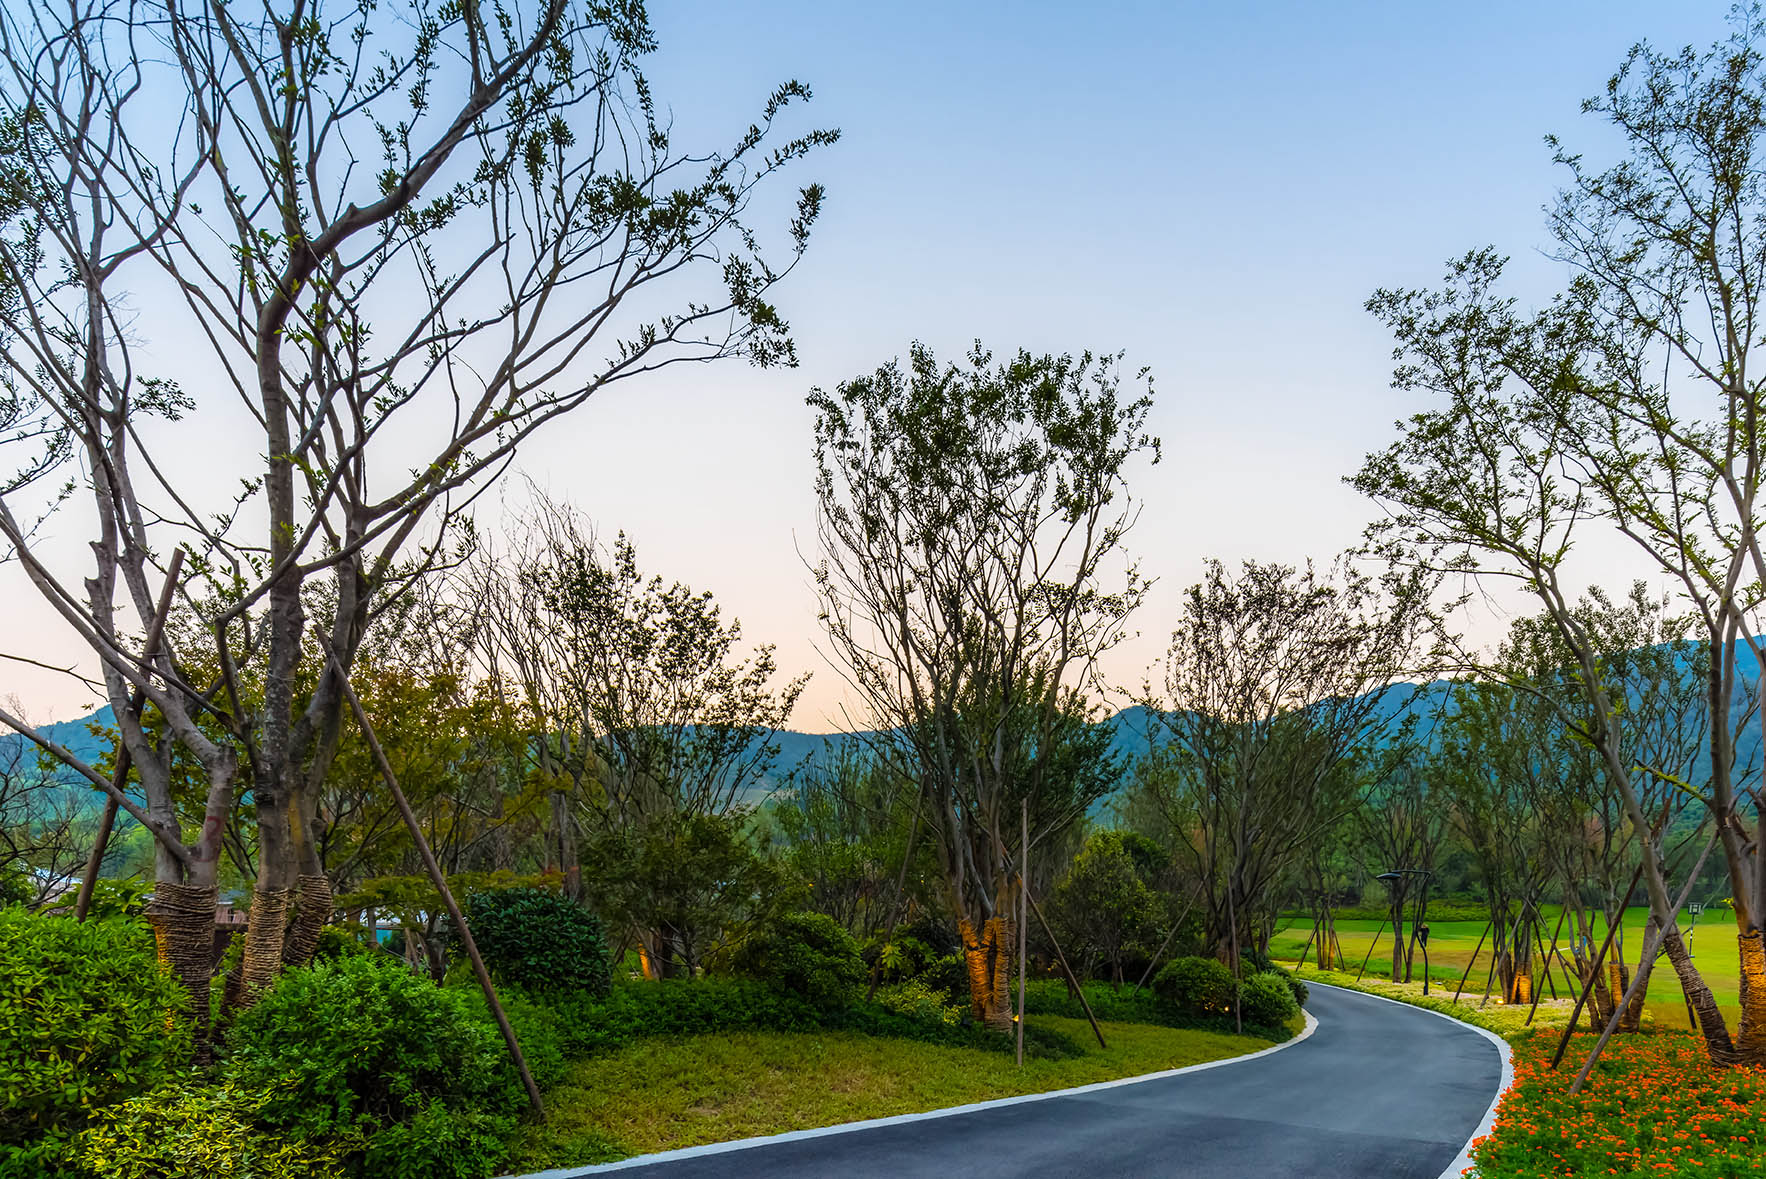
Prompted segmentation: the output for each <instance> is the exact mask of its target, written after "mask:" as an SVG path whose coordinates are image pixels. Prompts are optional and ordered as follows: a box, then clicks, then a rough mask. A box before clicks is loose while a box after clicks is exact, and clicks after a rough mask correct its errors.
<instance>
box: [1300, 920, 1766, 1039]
mask: <svg viewBox="0 0 1766 1179" xmlns="http://www.w3.org/2000/svg"><path fill="white" fill-rule="evenodd" d="M1647 916H1648V911H1647V910H1646V909H1643V908H1641V907H1639V908H1633V909H1627V910H1626V911H1625V920H1624V923H1623V925H1622V926H1621V930H1620V939H1621V940H1622V941H1623V943H1624V945H1625V948H1626V962H1627V964H1628V965H1629V966H1635V965H1636V959H1637V954H1638V952H1639V950H1640V949H1641V948H1642V946H1643V923H1644V919H1645V918H1646V917H1647ZM1545 917H1546V935H1547V936H1548V937H1549V936H1550V934H1551V927H1552V926H1554V925H1556V924H1557V919H1558V909H1557V907H1556V906H1547V907H1546V908H1545ZM1290 921H1291V923H1290V924H1289V925H1288V927H1287V928H1286V929H1281V930H1279V931H1278V932H1277V934H1276V936H1275V938H1274V939H1273V940H1272V941H1271V942H1270V947H1269V954H1270V957H1272V958H1277V959H1289V960H1291V959H1294V958H1298V957H1299V956H1300V950H1301V948H1302V947H1303V946H1305V944H1306V935H1307V933H1308V932H1309V931H1310V929H1311V922H1310V921H1307V920H1305V919H1299V920H1293V919H1290ZM1680 928H1681V930H1682V931H1683V932H1684V931H1688V930H1690V932H1691V934H1692V937H1691V940H1690V945H1691V949H1692V956H1693V958H1692V960H1693V963H1694V964H1695V965H1696V966H1697V967H1698V968H1699V972H1700V973H1701V974H1703V975H1704V978H1705V982H1706V983H1708V984H1709V985H1710V987H1711V992H1712V994H1713V995H1715V996H1716V999H1717V1004H1718V1006H1719V1007H1721V1008H1723V1013H1724V1017H1725V1018H1726V1019H1728V1020H1729V1021H1730V1025H1731V1027H1733V1026H1734V1024H1735V1021H1736V1020H1738V1019H1739V1018H1740V1015H1741V1009H1740V1007H1739V1005H1738V1003H1739V991H1740V970H1739V963H1738V959H1737V955H1736V946H1735V923H1734V920H1733V919H1732V918H1731V916H1730V914H1729V913H1728V912H1727V911H1725V912H1722V913H1713V914H1708V915H1706V916H1703V917H1700V918H1699V923H1698V925H1697V926H1696V927H1693V926H1692V925H1691V923H1690V919H1689V918H1687V917H1685V916H1682V918H1681V922H1680ZM1379 930H1380V923H1379V922H1378V921H1339V922H1337V939H1338V940H1339V941H1340V942H1342V944H1343V953H1344V955H1345V956H1346V957H1347V958H1348V960H1349V962H1348V966H1349V974H1350V976H1351V977H1353V976H1354V974H1355V971H1356V969H1357V968H1358V967H1360V965H1361V962H1362V958H1363V956H1365V955H1366V954H1367V952H1368V950H1369V948H1370V947H1373V956H1372V958H1371V959H1370V960H1369V961H1368V964H1367V974H1368V975H1369V976H1373V975H1384V976H1385V977H1386V978H1388V979H1390V978H1391V973H1392V935H1391V930H1390V929H1388V930H1387V931H1386V932H1385V933H1384V934H1383V935H1381V937H1380V943H1379V945H1378V946H1377V947H1374V935H1375V934H1376V933H1378V932H1379ZM1483 932H1484V922H1482V921H1431V922H1429V967H1430V969H1429V977H1430V978H1431V979H1432V980H1436V981H1441V980H1445V981H1446V983H1447V986H1448V994H1449V995H1451V994H1452V989H1453V986H1454V985H1455V984H1456V983H1457V982H1458V981H1459V978H1460V975H1461V973H1462V972H1464V971H1465V969H1466V966H1467V964H1468V963H1471V959H1472V951H1473V950H1475V949H1477V947H1478V939H1479V937H1480V936H1481V935H1482V934H1483ZM1605 934H1606V930H1605V927H1604V926H1602V927H1601V928H1600V930H1599V932H1598V933H1597V935H1596V939H1597V940H1596V949H1598V948H1599V940H1598V939H1599V938H1601V937H1604V936H1605ZM1565 940H1566V943H1567V940H1568V939H1567V934H1566V938H1565ZM1491 954H1492V951H1491V949H1490V943H1489V942H1488V941H1486V942H1485V943H1484V948H1483V951H1482V952H1481V953H1479V955H1478V961H1477V962H1476V963H1473V964H1472V970H1471V976H1470V978H1469V979H1468V980H1467V982H1466V989H1467V990H1469V991H1471V992H1472V994H1473V995H1474V996H1481V995H1482V994H1483V991H1484V979H1485V976H1486V974H1487V973H1488V971H1489V969H1490V958H1491ZM1421 965H1422V956H1421V955H1420V954H1419V955H1418V956H1417V959H1416V967H1417V969H1418V970H1420V969H1421ZM1552 976H1553V981H1552V986H1554V987H1555V988H1556V993H1557V995H1558V996H1559V997H1561V996H1562V995H1563V994H1564V992H1565V989H1566V988H1565V978H1564V973H1563V971H1562V970H1554V971H1553V972H1552ZM1552 997H1553V995H1552V989H1551V987H1548V988H1547V989H1546V1000H1547V1001H1549V1000H1550V999H1551V998H1552ZM1574 998H1575V996H1574V993H1572V994H1571V999H1572V1001H1573V1000H1574ZM1491 1004H1492V1005H1494V1004H1495V1000H1494V999H1493V1000H1491ZM1644 1009H1645V1011H1647V1012H1648V1013H1649V1014H1650V1015H1653V1016H1654V1017H1655V1020H1656V1024H1657V1026H1659V1027H1662V1028H1664V1029H1666V1028H1674V1027H1679V1028H1686V1027H1689V1026H1690V1024H1689V1021H1688V1019H1687V1015H1686V1001H1685V1000H1684V998H1683V997H1682V996H1681V993H1680V981H1679V980H1678V979H1677V978H1675V976H1674V970H1673V967H1671V966H1670V965H1669V964H1668V960H1667V959H1666V958H1662V959H1659V960H1658V961H1657V963H1656V969H1655V971H1654V973H1653V974H1651V975H1650V986H1649V995H1648V997H1647V999H1646V1000H1645V1004H1644Z"/></svg>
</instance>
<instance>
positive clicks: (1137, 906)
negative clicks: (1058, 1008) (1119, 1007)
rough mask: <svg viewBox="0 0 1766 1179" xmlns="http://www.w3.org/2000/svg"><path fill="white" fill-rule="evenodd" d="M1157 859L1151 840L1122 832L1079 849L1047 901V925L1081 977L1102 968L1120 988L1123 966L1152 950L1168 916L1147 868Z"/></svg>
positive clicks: (1099, 837)
mask: <svg viewBox="0 0 1766 1179" xmlns="http://www.w3.org/2000/svg"><path fill="white" fill-rule="evenodd" d="M1163 858H1164V856H1163V853H1162V852H1161V851H1160V850H1159V848H1158V847H1157V845H1155V844H1153V842H1152V841H1151V840H1149V839H1146V838H1145V837H1144V836H1140V835H1136V834H1134V833H1132V832H1123V831H1098V832H1095V833H1094V834H1093V835H1092V836H1091V837H1090V838H1089V839H1087V840H1086V841H1085V846H1084V847H1082V848H1080V849H1079V854H1078V855H1077V856H1075V857H1074V858H1073V862H1072V863H1071V864H1069V865H1068V867H1067V874H1066V875H1065V876H1063V877H1062V878H1061V880H1060V882H1059V883H1058V884H1056V885H1055V891H1054V895H1053V896H1052V897H1050V899H1049V921H1050V923H1051V924H1053V925H1054V927H1055V931H1056V933H1058V934H1059V935H1060V937H1061V944H1062V946H1063V948H1064V949H1065V950H1066V952H1067V953H1068V954H1069V955H1070V956H1072V957H1073V958H1076V959H1078V961H1079V962H1080V963H1081V964H1082V965H1081V967H1080V968H1081V970H1082V972H1084V973H1087V974H1093V973H1095V972H1096V969H1097V967H1099V966H1100V965H1102V966H1107V967H1108V968H1109V971H1110V978H1111V980H1112V981H1113V982H1115V983H1117V984H1118V985H1120V984H1121V982H1122V967H1123V963H1124V962H1125V961H1128V960H1130V959H1133V958H1143V959H1144V958H1145V957H1146V956H1148V955H1150V954H1151V953H1152V952H1153V950H1154V949H1155V948H1156V947H1157V945H1158V940H1159V938H1160V937H1161V936H1162V935H1163V933H1164V932H1165V930H1164V924H1165V922H1166V921H1167V920H1169V918H1170V914H1168V913H1167V912H1166V906H1165V904H1164V902H1163V900H1162V898H1161V897H1160V896H1159V894H1158V893H1157V892H1155V891H1154V889H1153V887H1152V885H1151V883H1150V880H1149V877H1151V876H1152V874H1153V872H1152V871H1149V870H1148V869H1149V868H1152V869H1153V871H1157V866H1158V861H1159V860H1162V859H1163ZM1149 861H1150V863H1149Z"/></svg>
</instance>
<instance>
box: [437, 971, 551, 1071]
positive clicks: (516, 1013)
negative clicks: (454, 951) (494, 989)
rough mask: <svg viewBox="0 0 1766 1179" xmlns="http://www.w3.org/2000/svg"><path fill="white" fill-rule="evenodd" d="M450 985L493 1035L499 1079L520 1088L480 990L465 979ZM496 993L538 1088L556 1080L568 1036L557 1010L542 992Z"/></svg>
mask: <svg viewBox="0 0 1766 1179" xmlns="http://www.w3.org/2000/svg"><path fill="white" fill-rule="evenodd" d="M450 989H452V990H454V993H456V994H458V995H459V996H460V1000H461V1002H463V1003H465V1004H466V1005H467V1007H468V1008H470V1009H471V1011H472V1013H473V1015H474V1016H475V1017H476V1018H477V1019H478V1021H479V1022H480V1023H482V1024H484V1025H485V1026H486V1027H488V1028H490V1029H491V1031H492V1033H493V1034H494V1035H495V1036H496V1040H497V1050H498V1052H499V1053H500V1055H499V1057H498V1061H499V1063H498V1067H499V1068H500V1069H501V1070H502V1071H503V1072H504V1073H505V1074H506V1075H505V1077H504V1079H503V1081H502V1082H500V1083H501V1084H505V1085H507V1086H511V1087H513V1089H516V1090H519V1089H521V1087H522V1086H521V1077H520V1075H519V1074H517V1073H516V1071H515V1062H514V1061H513V1060H511V1059H510V1058H509V1053H508V1048H507V1045H505V1044H504V1043H503V1033H502V1031H501V1029H499V1028H498V1027H497V1022H496V1017H495V1016H494V1015H492V1014H491V1011H490V1006H489V1004H487V1003H486V1002H485V1001H484V992H482V991H480V990H479V989H478V983H477V982H476V981H474V980H471V979H468V980H467V981H466V982H465V983H464V984H463V985H461V986H460V987H458V988H450ZM497 997H498V998H499V999H501V1000H502V1003H503V1014H504V1015H507V1016H508V1017H509V1026H510V1027H512V1028H514V1029H515V1039H516V1040H517V1041H518V1042H520V1044H521V1055H522V1056H523V1057H525V1058H526V1060H527V1071H528V1072H530V1073H532V1074H533V1079H534V1083H535V1084H537V1085H539V1087H540V1088H542V1089H544V1088H548V1087H549V1086H552V1085H555V1084H557V1083H558V1082H559V1081H560V1080H562V1079H563V1077H564V1066H565V1055H566V1051H567V1048H568V1046H569V1043H570V1037H569V1036H568V1035H567V1034H566V1033H565V1031H564V1029H563V1028H562V1027H560V1026H559V1017H558V1014H557V1012H556V1011H555V1010H554V1009H553V1008H551V1007H549V1006H547V1005H546V1003H545V1001H544V997H543V996H527V995H524V994H522V993H521V992H520V991H517V990H500V991H499V993H498V996H497Z"/></svg>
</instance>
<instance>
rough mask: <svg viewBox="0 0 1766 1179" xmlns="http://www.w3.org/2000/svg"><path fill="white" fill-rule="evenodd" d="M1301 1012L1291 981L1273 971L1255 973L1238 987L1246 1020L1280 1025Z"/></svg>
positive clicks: (1240, 1010)
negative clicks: (1289, 984)
mask: <svg viewBox="0 0 1766 1179" xmlns="http://www.w3.org/2000/svg"><path fill="white" fill-rule="evenodd" d="M1299 1013H1300V1004H1298V1003H1296V1002H1295V1001H1294V992H1293V991H1291V990H1289V989H1288V980H1287V979H1285V978H1283V977H1282V976H1281V975H1279V974H1277V973H1275V972H1274V971H1273V970H1266V971H1263V972H1261V973H1259V974H1253V975H1252V976H1251V977H1250V978H1248V979H1246V980H1245V984H1244V986H1243V987H1242V988H1240V990H1239V1015H1240V1017H1241V1018H1242V1019H1243V1020H1244V1021H1245V1022H1246V1023H1254V1024H1261V1025H1262V1026H1264V1027H1270V1028H1274V1027H1280V1026H1281V1025H1283V1024H1285V1023H1287V1022H1288V1021H1289V1020H1290V1019H1292V1018H1294V1016H1296V1015H1298V1014H1299Z"/></svg>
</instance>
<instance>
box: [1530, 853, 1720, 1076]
mask: <svg viewBox="0 0 1766 1179" xmlns="http://www.w3.org/2000/svg"><path fill="white" fill-rule="evenodd" d="M1716 846H1717V833H1716V832H1712V833H1711V838H1709V839H1707V840H1706V841H1705V850H1704V851H1702V852H1700V853H1699V858H1698V862H1697V863H1695V864H1693V866H1692V872H1691V873H1689V874H1688V876H1687V878H1686V887H1685V888H1683V889H1681V890H1680V896H1679V898H1678V899H1677V900H1675V902H1674V908H1673V909H1672V910H1671V911H1670V912H1669V914H1668V920H1667V921H1666V922H1663V923H1661V924H1659V925H1657V926H1656V928H1655V931H1654V934H1653V935H1652V936H1647V937H1645V938H1644V946H1643V960H1644V961H1645V962H1653V961H1655V956H1656V948H1657V947H1658V946H1660V945H1661V944H1662V940H1663V939H1664V938H1666V937H1667V936H1668V927H1669V926H1671V925H1675V924H1677V923H1678V922H1679V919H1680V910H1681V907H1682V906H1684V905H1685V904H1686V898H1687V897H1689V896H1691V895H1692V886H1693V885H1694V884H1696V883H1698V879H1699V870H1700V869H1702V868H1703V867H1704V866H1705V857H1707V856H1709V855H1710V854H1711V849H1712V848H1713V847H1716ZM1639 867H1640V868H1641V867H1642V865H1639ZM1633 887H1635V884H1634V885H1633ZM1625 895H1626V896H1630V895H1631V894H1630V893H1629V892H1627V893H1626V894H1625ZM1619 912H1620V915H1621V919H1622V918H1623V914H1624V910H1623V909H1621V910H1620V911H1619ZM1649 977H1650V972H1649V971H1647V970H1643V969H1641V968H1640V969H1639V970H1638V972H1637V977H1636V978H1634V979H1632V980H1631V985H1630V986H1628V987H1626V988H1625V997H1624V998H1623V999H1621V1000H1620V1001H1618V1002H1616V1003H1614V1004H1613V1014H1612V1015H1611V1016H1610V1017H1609V1018H1608V1019H1607V1026H1606V1027H1604V1028H1602V1029H1601V1032H1600V1039H1598V1040H1596V1041H1595V1042H1594V1049H1593V1050H1592V1051H1591V1052H1589V1054H1588V1059H1587V1060H1585V1061H1583V1062H1582V1071H1581V1072H1579V1073H1577V1074H1576V1079H1575V1080H1573V1081H1571V1082H1570V1092H1571V1093H1572V1094H1574V1093H1579V1092H1581V1091H1582V1085H1583V1083H1584V1082H1585V1081H1587V1080H1588V1074H1589V1073H1591V1072H1593V1071H1594V1062H1595V1061H1597V1060H1599V1059H1600V1054H1601V1049H1603V1048H1605V1047H1606V1046H1607V1041H1608V1040H1610V1039H1612V1036H1613V1031H1614V1029H1616V1028H1617V1027H1618V1026H1619V1021H1620V1020H1621V1019H1624V1018H1625V1011H1626V1009H1627V1008H1629V1007H1630V1006H1631V1003H1632V1000H1634V999H1636V998H1637V996H1638V995H1640V994H1642V992H1643V988H1645V987H1647V986H1648V985H1649ZM1688 1002H1689V1003H1690V1002H1691V1000H1690V999H1689V1000H1688ZM1571 1026H1572V1027H1574V1026H1575V1025H1574V1024H1571ZM1558 1051H1559V1053H1560V1054H1561V1053H1562V1051H1563V1045H1561V1044H1560V1045H1559V1046H1558ZM1551 1065H1552V1067H1553V1068H1556V1067H1557V1059H1556V1058H1555V1057H1554V1058H1553V1059H1552V1062H1551Z"/></svg>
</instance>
